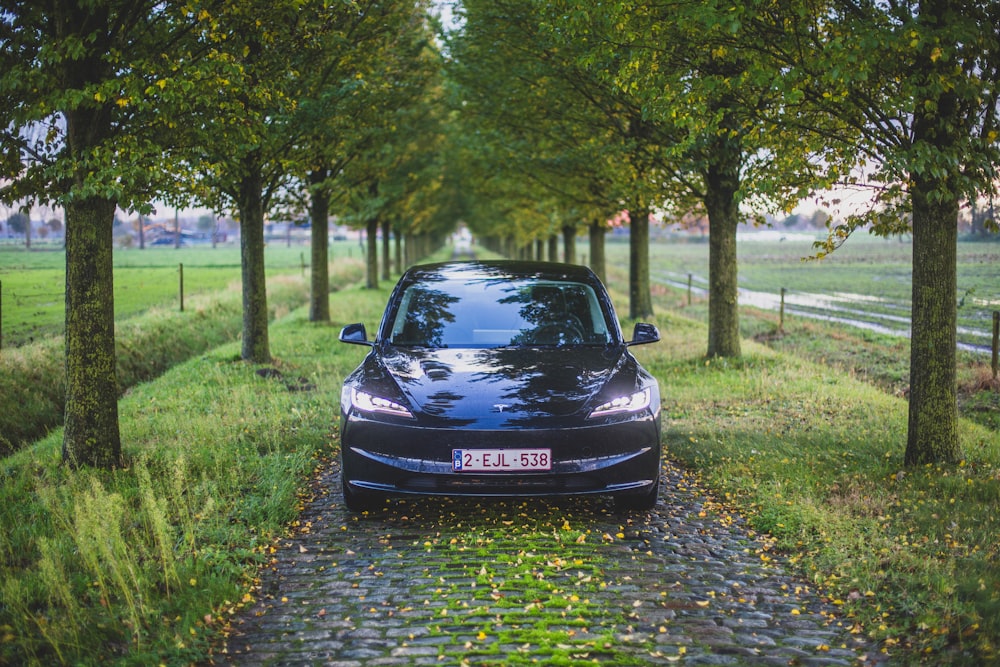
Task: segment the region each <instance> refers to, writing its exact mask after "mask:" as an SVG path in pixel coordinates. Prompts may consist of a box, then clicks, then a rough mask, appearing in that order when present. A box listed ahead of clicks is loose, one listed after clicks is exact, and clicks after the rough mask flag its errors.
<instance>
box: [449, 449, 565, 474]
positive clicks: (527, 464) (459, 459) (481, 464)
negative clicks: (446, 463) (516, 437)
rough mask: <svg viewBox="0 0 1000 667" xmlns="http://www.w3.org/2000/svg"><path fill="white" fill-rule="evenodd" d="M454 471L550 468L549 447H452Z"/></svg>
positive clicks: (550, 454) (508, 470) (507, 470)
mask: <svg viewBox="0 0 1000 667" xmlns="http://www.w3.org/2000/svg"><path fill="white" fill-rule="evenodd" d="M451 454H452V458H451V461H452V466H451V467H452V469H453V470H454V471H455V472H518V471H521V470H551V469H552V450H551V449H453V450H452V452H451Z"/></svg>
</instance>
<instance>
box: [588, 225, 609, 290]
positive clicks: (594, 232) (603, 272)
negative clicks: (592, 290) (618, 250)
mask: <svg viewBox="0 0 1000 667" xmlns="http://www.w3.org/2000/svg"><path fill="white" fill-rule="evenodd" d="M607 231H608V228H607V225H605V224H604V221H603V220H595V221H594V222H592V223H590V227H589V228H588V233H589V235H590V268H591V269H592V270H593V272H594V273H596V274H597V277H598V278H600V279H601V282H603V283H606V282H607V281H608V267H607V260H606V259H605V253H604V241H605V235H606V234H607Z"/></svg>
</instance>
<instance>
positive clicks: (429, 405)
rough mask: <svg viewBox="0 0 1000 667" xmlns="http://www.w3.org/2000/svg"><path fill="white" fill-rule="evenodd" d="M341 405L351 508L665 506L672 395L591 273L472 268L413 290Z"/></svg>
mask: <svg viewBox="0 0 1000 667" xmlns="http://www.w3.org/2000/svg"><path fill="white" fill-rule="evenodd" d="M340 340H341V341H343V342H345V343H355V344H360V345H368V346H370V347H371V348H372V349H371V352H370V353H369V354H368V355H367V356H366V357H365V359H364V361H363V362H362V363H361V365H360V366H359V367H358V368H357V369H356V370H355V371H354V372H352V373H351V374H350V375H349V376H348V377H347V378H346V379H345V380H344V387H343V392H342V394H341V445H342V457H343V460H342V463H343V489H344V501H345V503H346V505H347V506H348V508H350V509H351V510H354V511H361V510H365V509H371V508H373V507H376V506H378V505H379V504H381V503H383V502H384V499H385V497H386V496H389V495H399V494H418V495H448V496H561V495H576V494H607V495H611V496H613V497H614V498H615V501H616V503H617V504H618V505H619V506H620V507H624V508H628V509H648V508H651V507H652V506H653V505H655V503H656V499H657V492H658V482H659V471H660V392H659V387H658V385H657V382H656V379H655V378H654V377H653V376H652V375H650V374H649V373H648V372H647V371H646V370H645V369H644V368H643V367H642V366H640V365H639V363H638V361H636V359H635V357H633V356H632V354H631V353H630V352H629V350H628V348H629V346H630V345H638V344H641V343H653V342H656V341H657V340H659V332H658V331H657V330H656V327H654V326H653V325H651V324H636V325H635V330H634V333H633V336H632V340H631V341H626V340H625V339H624V338H623V336H622V332H621V329H620V327H619V325H618V319H617V317H616V315H615V311H614V308H613V306H612V304H611V300H610V298H609V297H608V294H607V291H606V290H605V289H604V286H603V285H602V284H601V281H600V280H599V279H598V278H597V276H596V275H595V274H594V273H593V272H592V271H591V270H590V269H588V268H586V267H582V266H575V265H570V264H556V263H545V262H515V261H505V260H503V261H489V262H487V261H469V262H450V263H444V264H428V265H423V266H415V267H413V268H411V269H409V270H408V271H406V273H405V274H404V275H403V276H402V277H401V278H400V279H399V282H398V283H397V284H396V286H395V289H394V290H393V292H392V294H391V296H390V297H389V303H388V305H387V307H386V310H385V314H384V315H383V317H382V323H381V325H380V326H379V329H378V332H377V334H376V335H375V339H374V341H371V340H369V339H368V336H367V334H366V331H365V327H364V325H363V324H351V325H349V326H346V327H344V329H343V330H342V331H341V333H340Z"/></svg>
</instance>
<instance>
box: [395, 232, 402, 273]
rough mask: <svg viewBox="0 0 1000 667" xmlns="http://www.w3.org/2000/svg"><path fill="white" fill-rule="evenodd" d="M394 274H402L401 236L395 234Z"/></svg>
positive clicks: (400, 234) (399, 233) (397, 233)
mask: <svg viewBox="0 0 1000 667" xmlns="http://www.w3.org/2000/svg"><path fill="white" fill-rule="evenodd" d="M395 239H396V250H395V252H396V273H397V274H401V273H403V234H402V233H401V232H396V237H395Z"/></svg>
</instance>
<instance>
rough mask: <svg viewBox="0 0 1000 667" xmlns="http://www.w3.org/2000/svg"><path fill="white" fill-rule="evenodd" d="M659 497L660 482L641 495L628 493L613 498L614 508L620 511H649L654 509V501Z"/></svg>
mask: <svg viewBox="0 0 1000 667" xmlns="http://www.w3.org/2000/svg"><path fill="white" fill-rule="evenodd" d="M659 495H660V481H659V480H657V481H656V483H655V484H653V485H652V486H650V487H649V490H647V491H643V492H642V493H628V494H622V495H620V496H615V507H616V508H617V509H620V510H625V511H629V510H636V511H641V510H651V509H653V508H654V507H656V501H657V499H658V498H659Z"/></svg>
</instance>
